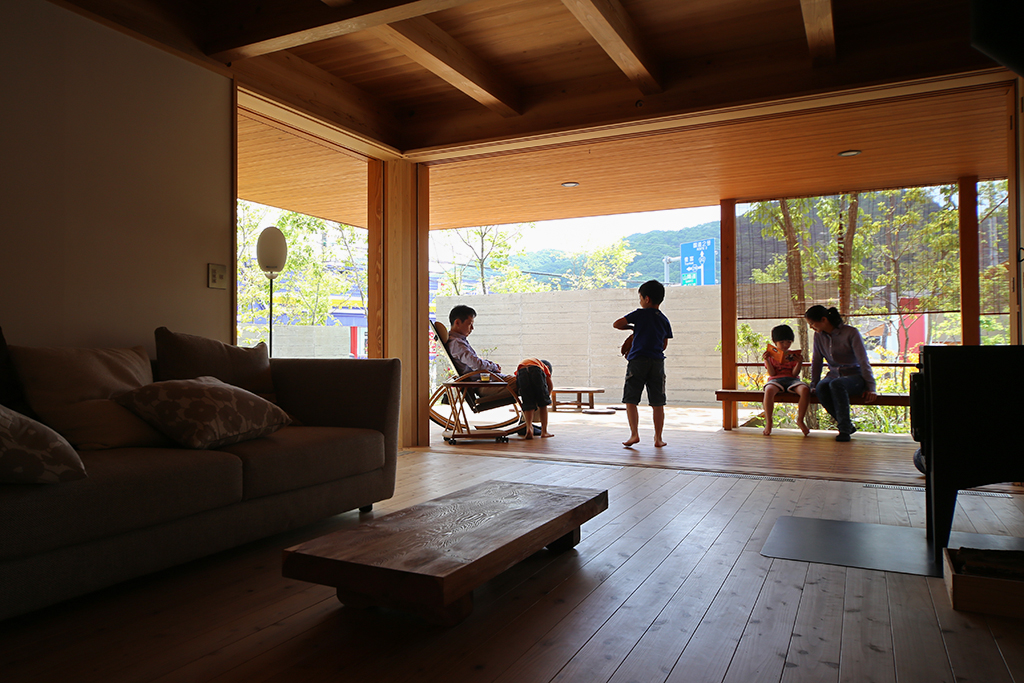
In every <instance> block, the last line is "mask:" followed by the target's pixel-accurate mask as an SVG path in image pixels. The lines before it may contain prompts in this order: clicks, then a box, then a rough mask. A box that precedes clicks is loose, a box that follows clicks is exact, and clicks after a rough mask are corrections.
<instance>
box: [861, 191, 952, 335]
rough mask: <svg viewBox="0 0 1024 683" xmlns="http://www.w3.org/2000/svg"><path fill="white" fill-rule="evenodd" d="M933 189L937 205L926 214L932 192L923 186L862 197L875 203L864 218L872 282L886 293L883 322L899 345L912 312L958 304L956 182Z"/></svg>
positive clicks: (906, 332)
mask: <svg viewBox="0 0 1024 683" xmlns="http://www.w3.org/2000/svg"><path fill="white" fill-rule="evenodd" d="M938 192H939V197H938V198H939V199H940V200H941V204H940V206H939V209H938V210H937V211H931V212H927V213H926V209H927V208H929V205H930V204H931V203H932V202H933V197H932V196H931V195H930V194H929V192H928V191H927V190H926V188H906V189H902V190H883V191H881V192H874V193H870V194H869V195H867V197H866V198H867V200H868V201H872V202H874V203H875V206H876V208H877V213H876V215H875V216H874V217H871V218H868V219H867V220H866V224H867V225H868V226H869V229H870V230H871V231H874V232H876V233H877V239H876V243H875V248H874V249H873V250H872V254H871V257H870V261H871V264H872V266H873V270H874V272H875V273H876V275H875V278H874V284H875V286H876V287H884V288H885V291H886V292H888V295H889V302H888V305H887V306H886V307H885V308H886V309H887V311H886V312H895V313H896V315H895V316H893V317H890V318H889V319H888V322H887V324H888V325H890V326H894V327H895V328H896V329H895V333H896V334H897V335H898V336H899V338H900V340H901V347H902V348H904V349H907V348H908V345H909V341H910V327H911V325H912V323H913V321H914V313H916V312H918V311H958V310H959V308H960V237H959V215H958V211H957V208H956V205H955V203H954V202H953V198H954V197H955V196H956V187H955V186H951V185H946V186H942V187H940V188H938ZM865 312H868V311H865ZM877 312H881V311H877Z"/></svg>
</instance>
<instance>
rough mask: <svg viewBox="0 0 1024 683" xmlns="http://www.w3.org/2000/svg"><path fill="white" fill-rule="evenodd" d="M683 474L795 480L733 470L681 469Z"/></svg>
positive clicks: (763, 479)
mask: <svg viewBox="0 0 1024 683" xmlns="http://www.w3.org/2000/svg"><path fill="white" fill-rule="evenodd" d="M679 472H680V473H681V474H695V475H697V476H699V477H728V478H730V479H757V480H758V481H786V482H794V481H796V479H792V478H790V477H771V476H768V475H762V474H735V473H733V472H702V471H700V470H679Z"/></svg>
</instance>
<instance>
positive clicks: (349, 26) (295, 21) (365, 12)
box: [205, 0, 472, 63]
mask: <svg viewBox="0 0 1024 683" xmlns="http://www.w3.org/2000/svg"><path fill="white" fill-rule="evenodd" d="M469 2H472V0H362V1H361V2H358V3H346V4H343V5H340V6H338V7H328V6H327V5H326V4H324V3H322V2H314V3H296V2H292V1H286V0H280V1H279V2H274V3H249V6H250V7H251V9H250V12H251V13H250V14H249V15H247V16H230V17H223V18H222V23H224V24H225V25H226V26H230V27H239V28H235V29H234V30H233V31H231V32H230V33H229V32H228V30H227V29H225V30H221V31H217V32H216V38H214V39H213V40H211V41H210V42H209V44H208V45H206V46H205V48H206V53H207V54H208V55H209V56H210V57H213V58H214V59H217V60H219V61H221V62H224V63H232V62H234V61H235V60H238V59H243V58H248V57H256V56H259V55H265V54H269V53H271V52H278V51H280V50H287V49H288V48H292V47H298V46H299V45H306V44H307V43H315V42H317V41H320V40H327V39H328V38H335V37H337V36H343V35H346V34H349V33H355V32H357V31H365V30H366V29H370V28H373V27H375V26H382V25H384V24H390V23H394V22H396V21H404V20H406V19H412V18H414V17H419V16H423V15H424V14H431V13H433V12H440V11H441V10H446V9H451V8H452V7H459V6H460V5H465V4H467V3H469Z"/></svg>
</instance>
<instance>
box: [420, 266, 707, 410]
mask: <svg viewBox="0 0 1024 683" xmlns="http://www.w3.org/2000/svg"><path fill="white" fill-rule="evenodd" d="M457 304H466V305H467V306H472V307H473V308H474V309H476V312H477V318H476V328H475V330H474V332H473V334H472V336H471V337H470V343H472V345H473V348H474V349H476V350H477V353H479V354H480V355H481V356H484V357H486V358H489V359H491V360H493V361H495V362H496V363H498V364H500V365H501V366H502V370H503V371H506V372H514V371H515V367H516V365H517V364H518V363H519V361H520V359H522V358H526V357H529V356H536V357H539V358H546V359H547V360H549V361H551V363H552V365H553V366H554V373H553V379H554V382H555V385H556V386H592V387H603V388H604V389H605V393H604V394H603V395H598V400H599V402H603V403H619V402H620V401H621V399H622V382H623V378H624V376H625V370H626V361H625V359H624V358H623V357H622V356H621V355H620V354H619V347H620V346H621V345H622V342H623V340H624V339H625V338H626V336H627V333H626V332H623V331H621V330H616V329H615V328H613V327H612V323H613V322H614V321H615V320H616V319H618V318H621V317H622V316H624V315H625V314H626V313H628V312H630V311H632V310H634V309H635V308H638V307H639V305H640V304H639V299H638V295H637V292H636V289H599V290H591V291H567V292H538V293H531V294H488V295H486V296H462V297H453V296H449V297H437V299H436V307H437V308H436V310H437V311H438V319H439V320H441V321H442V322H444V323H445V324H446V325H447V323H448V311H450V310H451V309H452V307H453V306H455V305H457ZM661 310H662V311H663V312H664V313H665V315H666V316H668V319H669V321H671V323H672V333H673V334H674V335H675V336H674V338H673V339H672V340H671V341H670V342H669V345H668V349H667V350H666V352H665V356H666V358H665V373H666V375H667V377H668V386H667V394H668V401H669V403H670V404H673V405H683V404H690V405H705V406H707V405H715V404H716V402H715V390H716V389H718V388H719V385H720V384H721V375H722V371H721V353H720V352H719V351H717V350H716V347H717V346H718V344H719V340H720V339H721V306H720V287H718V286H717V285H712V286H703V287H669V288H668V290H667V292H666V296H665V302H664V303H663V304H662V306H661ZM645 403H646V397H645V398H644V399H643V403H642V405H643V404H645Z"/></svg>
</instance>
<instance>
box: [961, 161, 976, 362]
mask: <svg viewBox="0 0 1024 683" xmlns="http://www.w3.org/2000/svg"><path fill="white" fill-rule="evenodd" d="M957 186H958V188H959V193H960V197H959V200H960V201H959V204H960V206H959V209H960V330H961V331H960V343H961V344H963V345H964V346H980V345H981V285H980V282H979V276H980V272H979V271H980V265H979V263H978V252H979V246H978V178H977V177H969V178H960V179H958V180H957Z"/></svg>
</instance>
